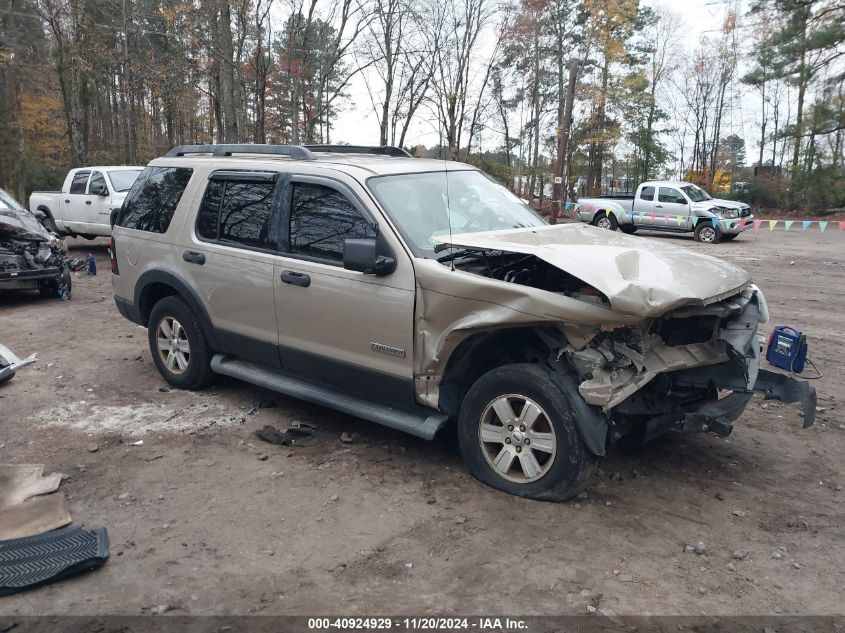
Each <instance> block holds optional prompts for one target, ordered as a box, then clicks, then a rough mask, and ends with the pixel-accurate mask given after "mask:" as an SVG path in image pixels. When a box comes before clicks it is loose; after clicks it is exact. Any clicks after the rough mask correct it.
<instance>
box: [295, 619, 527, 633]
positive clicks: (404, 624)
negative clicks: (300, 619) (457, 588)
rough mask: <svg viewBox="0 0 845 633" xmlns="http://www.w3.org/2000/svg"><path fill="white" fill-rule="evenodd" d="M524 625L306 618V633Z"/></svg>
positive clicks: (514, 627)
mask: <svg viewBox="0 0 845 633" xmlns="http://www.w3.org/2000/svg"><path fill="white" fill-rule="evenodd" d="M526 628H527V623H526V622H525V621H524V620H522V619H520V618H497V617H476V618H461V617H459V618H448V617H402V618H389V617H370V618H367V617H350V618H308V630H309V631H330V630H341V631H344V630H346V631H357V630H367V629H381V630H388V629H392V630H396V631H451V630H455V631H467V630H469V631H485V632H488V633H493V632H495V631H521V630H525V629H526Z"/></svg>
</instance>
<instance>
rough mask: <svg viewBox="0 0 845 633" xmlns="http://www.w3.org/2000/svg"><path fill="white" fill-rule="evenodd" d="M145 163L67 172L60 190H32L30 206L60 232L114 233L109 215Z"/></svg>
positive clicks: (75, 234) (74, 234)
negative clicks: (139, 165)
mask: <svg viewBox="0 0 845 633" xmlns="http://www.w3.org/2000/svg"><path fill="white" fill-rule="evenodd" d="M143 169H144V168H143V167H132V166H122V167H79V168H77V169H71V170H70V171H69V172H68V175H67V177H66V178H65V182H64V184H63V185H62V190H61V191H33V192H32V195H30V196H29V210H30V211H32V213H35V214H37V212H39V211H40V212H41V213H43V214H44V216H45V217H44V220H43V222H44V224H45V225H46V226H47V228H49V229H50V230H51V231H53V232H55V233H57V234H59V235H70V236H71V237H84V238H87V239H94V238H95V237H97V236H100V235H105V236H109V235H111V223H110V222H109V218H110V215H111V212H112V210H114V209H119V208H120V205H122V204H123V199H124V198H125V197H126V194H127V193H128V192H129V189H130V188H131V187H132V183H134V182H135V179H136V178H137V177H138V174H140V173H141V170H143Z"/></svg>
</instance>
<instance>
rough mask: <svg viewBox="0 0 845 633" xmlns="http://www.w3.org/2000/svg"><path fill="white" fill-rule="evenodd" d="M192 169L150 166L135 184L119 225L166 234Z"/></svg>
mask: <svg viewBox="0 0 845 633" xmlns="http://www.w3.org/2000/svg"><path fill="white" fill-rule="evenodd" d="M192 173H193V169H189V168H186V167H147V168H145V169H144V171H142V172H141V175H140V176H138V179H137V180H136V181H135V183H134V184H133V185H132V188H131V189H130V190H129V193H128V194H127V195H126V200H124V202H123V206H122V207H121V209H120V215H119V216H118V219H117V222H116V224H117V226H122V227H124V228H127V229H135V230H137V231H149V232H150V233H164V232H165V231H167V227H168V226H170V220H172V219H173V212H174V211H175V210H176V205H178V204H179V200H181V198H182V194H183V193H184V192H185V187H187V186H188V181H189V180H190V179H191V174H192Z"/></svg>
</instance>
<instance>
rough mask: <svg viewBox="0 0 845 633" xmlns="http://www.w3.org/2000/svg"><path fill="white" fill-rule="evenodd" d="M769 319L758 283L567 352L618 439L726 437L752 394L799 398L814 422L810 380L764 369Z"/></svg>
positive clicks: (582, 388) (585, 392) (584, 390)
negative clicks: (763, 326)
mask: <svg viewBox="0 0 845 633" xmlns="http://www.w3.org/2000/svg"><path fill="white" fill-rule="evenodd" d="M767 320H768V310H767V307H766V303H765V299H764V298H763V295H762V293H761V292H760V291H759V289H757V288H756V287H755V286H754V285H753V284H752V285H749V286H748V287H747V288H745V289H744V290H743V291H742V292H741V293H739V294H736V295H733V296H731V297H728V298H726V299H723V300H721V301H717V302H714V303H710V304H708V305H705V306H700V305H699V306H686V307H683V308H680V309H676V310H673V311H671V312H669V313H668V314H666V315H664V316H662V317H659V318H654V319H650V320H648V321H646V322H645V325H644V326H643V327H642V328H637V327H624V328H616V329H613V330H610V331H604V332H601V333H600V334H598V335H597V336H595V337H594V338H593V339H592V340H591V341H589V343H587V344H586V345H585V346H583V347H581V348H580V349H575V348H574V347H572V346H571V345H570V346H567V348H565V350H564V354H565V356H566V358H567V359H568V361H569V363H570V364H571V366H572V367H574V368H575V371H576V372H577V373H578V375H579V377H580V378H581V380H582V382H581V383H580V385H579V392H580V394H581V396H582V397H583V398H584V400H585V401H586V402H587V404H589V405H593V406H595V407H600V408H601V410H602V412H603V414H604V417H605V419H606V420H607V423H608V434H607V440H608V442H610V443H612V442H614V441H616V440H618V439H620V438H621V437H622V436H624V435H627V434H629V433H636V434H638V435H639V436H641V437H642V439H643V441H647V440H649V439H652V438H654V437H656V436H658V435H662V434H664V433H666V432H670V431H674V432H681V433H687V432H704V431H711V432H713V433H716V434H717V435H721V436H726V435H728V434H730V432H731V431H732V429H733V422H734V421H735V420H736V419H737V418H738V417H739V416H740V415H741V414H742V412H743V411H744V410H745V407H746V405H747V404H748V402H749V400H750V399H751V397H752V395H753V394H754V393H762V394H763V395H764V397H765V398H767V399H777V400H781V401H784V402H789V403H792V402H799V403H801V405H802V406H803V410H804V427H805V428H806V427H808V426H810V425H812V424H813V421H814V418H815V405H816V393H815V390H814V389H813V388H812V387H810V385H809V383H807V382H806V381H802V380H797V379H795V378H793V377H792V376H789V375H785V374H780V373H775V372H771V371H767V370H765V369H761V368H760V357H761V341H760V338H759V336H758V333H757V328H758V325H759V324H760V323H763V322H766V321H767Z"/></svg>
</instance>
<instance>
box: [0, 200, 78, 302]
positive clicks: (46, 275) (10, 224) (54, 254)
mask: <svg viewBox="0 0 845 633" xmlns="http://www.w3.org/2000/svg"><path fill="white" fill-rule="evenodd" d="M67 260H68V257H67V247H66V245H65V243H64V241H63V240H61V239H60V238H58V237H57V236H55V235H53V234H52V233H50V232H49V231H48V230H47V229H46V228H44V226H42V225H41V223H39V222H38V220H37V219H36V218H35V217H34V216H32V215H31V214H30V213H29V212H28V211H26V210H25V209H11V208H5V207H0V290H41V291H42V293H44V294H45V295H49V296H56V297H60V296H61V297H67V296H68V295H69V288H70V271H69V270H68V267H67Z"/></svg>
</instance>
